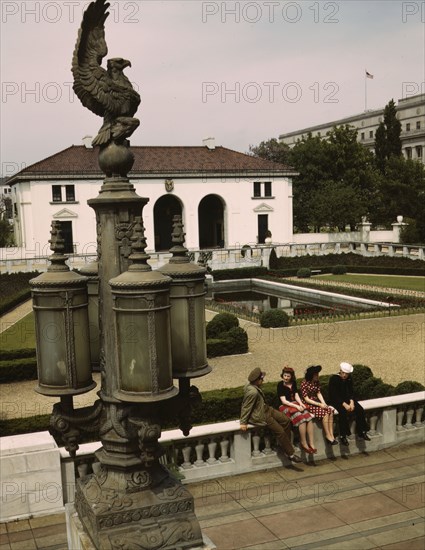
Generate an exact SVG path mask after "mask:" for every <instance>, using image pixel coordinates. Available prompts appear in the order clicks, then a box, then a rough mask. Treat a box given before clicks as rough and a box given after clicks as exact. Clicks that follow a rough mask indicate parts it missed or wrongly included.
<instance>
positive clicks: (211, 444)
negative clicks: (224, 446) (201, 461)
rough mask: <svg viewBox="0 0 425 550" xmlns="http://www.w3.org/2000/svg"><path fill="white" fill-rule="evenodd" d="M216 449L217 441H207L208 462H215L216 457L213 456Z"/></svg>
mask: <svg viewBox="0 0 425 550" xmlns="http://www.w3.org/2000/svg"><path fill="white" fill-rule="evenodd" d="M216 450H217V441H214V439H212V440H211V441H210V442H209V443H208V454H209V457H208V458H207V462H208V464H215V463H216V462H217V459H216V458H215V451H216Z"/></svg>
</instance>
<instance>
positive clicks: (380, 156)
mask: <svg viewBox="0 0 425 550" xmlns="http://www.w3.org/2000/svg"><path fill="white" fill-rule="evenodd" d="M400 134H401V123H400V121H399V120H398V118H397V109H396V106H395V103H394V100H393V99H392V100H391V101H390V102H389V103H388V104H387V105H386V106H385V109H384V120H383V121H382V122H380V123H379V126H378V129H377V130H376V134H375V156H376V164H377V166H378V168H379V170H380V171H381V172H382V173H383V174H385V173H386V167H387V162H388V161H389V159H391V158H392V157H400V156H401V139H400Z"/></svg>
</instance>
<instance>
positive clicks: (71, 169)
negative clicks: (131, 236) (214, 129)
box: [8, 139, 296, 257]
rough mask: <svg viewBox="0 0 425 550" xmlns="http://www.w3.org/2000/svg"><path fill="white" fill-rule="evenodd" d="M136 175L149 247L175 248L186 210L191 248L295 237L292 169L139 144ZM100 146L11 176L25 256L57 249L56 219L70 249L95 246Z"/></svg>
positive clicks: (72, 150) (219, 152) (222, 152)
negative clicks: (176, 223) (175, 229)
mask: <svg viewBox="0 0 425 550" xmlns="http://www.w3.org/2000/svg"><path fill="white" fill-rule="evenodd" d="M132 151H133V153H134V155H135V163H134V166H133V169H132V171H131V172H130V174H129V177H130V181H131V182H132V183H133V184H134V186H135V188H136V192H137V194H138V195H140V196H143V197H148V198H149V203H148V204H147V205H146V206H145V208H144V211H143V219H144V224H145V228H146V238H147V243H148V250H151V251H152V250H156V251H159V250H168V249H169V248H170V246H171V220H172V217H173V215H175V214H180V213H181V214H182V216H183V221H184V224H185V231H186V246H187V247H188V248H189V249H199V248H215V247H221V246H225V247H233V246H242V245H244V244H256V243H258V242H260V243H261V242H264V239H265V238H266V237H267V234H268V233H267V232H268V231H270V232H271V233H272V235H273V240H274V241H276V242H290V241H291V240H292V176H295V175H296V173H295V172H294V171H293V170H292V169H291V168H290V167H287V166H284V165H281V164H276V163H273V162H270V161H267V160H264V159H260V158H257V157H253V156H250V155H246V154H243V153H239V152H236V151H232V150H230V149H226V148H225V147H221V146H220V147H216V146H215V144H214V139H208V140H204V145H203V146H201V147H137V146H133V147H132ZM97 155H98V150H97V149H93V148H91V147H90V146H89V145H88V144H87V143H86V144H85V145H83V146H71V147H69V148H68V149H65V150H63V151H60V152H59V153H57V154H55V155H53V156H51V157H48V158H46V159H44V160H42V161H40V162H37V163H35V164H33V165H31V166H28V167H26V168H25V169H24V170H22V171H20V172H19V173H17V174H16V175H14V176H13V177H12V178H10V180H9V182H8V183H9V184H10V186H11V187H12V200H13V208H14V225H15V242H16V246H17V247H20V248H22V249H25V251H26V256H27V257H28V256H29V255H30V254H31V253H32V254H33V256H45V255H48V254H50V250H49V245H48V239H49V238H50V223H51V221H52V220H60V221H61V222H62V229H63V234H64V237H65V241H66V252H68V253H72V252H73V253H77V254H85V253H87V254H93V253H95V251H96V223H95V215H94V211H93V210H92V209H91V208H90V207H89V206H88V205H87V200H88V199H90V198H94V197H96V196H97V195H98V192H99V189H100V186H101V184H102V180H103V177H104V176H103V174H102V173H101V171H100V169H99V167H98V161H97Z"/></svg>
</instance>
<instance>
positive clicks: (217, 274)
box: [212, 267, 267, 281]
mask: <svg viewBox="0 0 425 550" xmlns="http://www.w3.org/2000/svg"><path fill="white" fill-rule="evenodd" d="M266 274H267V267H239V268H237V269H217V270H214V271H212V276H213V277H214V281H224V280H227V279H252V278H253V277H260V276H261V275H266Z"/></svg>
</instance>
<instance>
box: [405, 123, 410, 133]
mask: <svg viewBox="0 0 425 550" xmlns="http://www.w3.org/2000/svg"><path fill="white" fill-rule="evenodd" d="M406 132H410V122H407V123H406Z"/></svg>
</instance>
